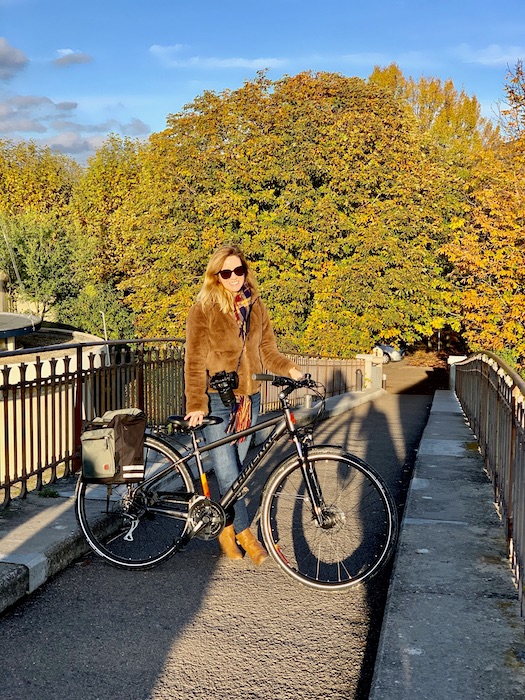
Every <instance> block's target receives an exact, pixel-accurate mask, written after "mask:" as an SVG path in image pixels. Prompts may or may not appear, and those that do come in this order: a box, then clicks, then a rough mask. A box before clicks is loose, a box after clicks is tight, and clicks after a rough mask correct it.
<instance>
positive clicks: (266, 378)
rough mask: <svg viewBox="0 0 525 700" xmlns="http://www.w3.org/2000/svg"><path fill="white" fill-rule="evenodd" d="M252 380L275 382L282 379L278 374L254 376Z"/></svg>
mask: <svg viewBox="0 0 525 700" xmlns="http://www.w3.org/2000/svg"><path fill="white" fill-rule="evenodd" d="M252 379H254V380H255V381H256V382H275V380H276V379H280V377H278V376H277V375H276V374H252Z"/></svg>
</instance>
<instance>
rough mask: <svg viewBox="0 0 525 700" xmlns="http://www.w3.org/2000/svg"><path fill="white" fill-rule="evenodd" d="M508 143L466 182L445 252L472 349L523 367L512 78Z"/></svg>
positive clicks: (521, 148)
mask: <svg viewBox="0 0 525 700" xmlns="http://www.w3.org/2000/svg"><path fill="white" fill-rule="evenodd" d="M506 93H507V98H508V101H509V109H508V113H507V115H506V116H507V117H508V121H507V122H506V123H504V124H502V127H503V131H504V132H505V133H506V135H507V140H506V141H505V142H500V143H494V144H493V145H492V147H491V148H488V149H485V150H484V151H483V152H482V153H481V154H480V157H479V159H478V162H477V164H476V167H475V169H474V170H473V172H472V177H471V178H470V180H469V183H468V194H469V201H470V209H469V211H468V212H467V213H466V215H465V216H463V217H460V218H458V219H456V220H455V221H454V222H453V227H452V229H453V232H452V236H451V239H450V242H449V244H448V245H447V246H446V248H445V251H446V253H447V255H448V257H449V260H450V261H451V263H452V266H453V268H452V273H451V278H452V279H453V281H454V282H455V284H456V285H457V288H458V290H459V305H458V316H459V317H460V318H461V323H462V328H463V332H464V335H465V337H466V339H467V340H468V341H469V343H470V346H471V348H472V349H475V350H483V349H490V350H494V351H496V352H498V353H500V354H502V355H503V356H504V357H505V358H506V359H507V360H509V361H510V362H512V363H517V364H518V365H520V366H521V367H524V366H525V262H524V261H525V237H524V233H523V232H524V225H525V186H524V184H523V183H524V182H525V132H524V130H523V125H524V124H525V119H524V115H525V111H524V102H523V94H525V81H524V78H523V72H522V69H521V63H518V66H517V68H516V71H515V72H512V71H511V72H510V73H509V82H508V85H507V90H506Z"/></svg>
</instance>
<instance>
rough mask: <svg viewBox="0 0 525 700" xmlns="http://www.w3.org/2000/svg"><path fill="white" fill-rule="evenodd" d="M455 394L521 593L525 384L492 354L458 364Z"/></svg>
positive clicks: (524, 579)
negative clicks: (491, 495) (487, 480)
mask: <svg viewBox="0 0 525 700" xmlns="http://www.w3.org/2000/svg"><path fill="white" fill-rule="evenodd" d="M455 376H456V379H455V389H456V395H457V397H458V400H459V402H460V404H461V406H462V408H463V411H464V413H465V415H466V417H467V419H468V421H469V423H470V426H471V428H472V430H473V432H474V433H475V435H476V437H477V440H478V443H479V448H480V451H481V454H482V456H483V459H484V463H485V468H486V470H487V473H488V475H489V477H490V479H491V480H492V484H493V487H494V496H495V502H496V503H497V505H498V508H499V511H500V515H501V519H502V523H503V526H504V530H505V536H506V539H507V551H508V556H509V560H510V563H511V566H512V570H513V572H514V576H515V578H516V582H517V585H518V590H519V598H520V603H521V612H522V615H523V614H525V600H524V597H523V592H524V586H525V571H524V561H525V450H524V444H525V382H524V381H523V379H522V378H521V377H520V376H519V375H518V374H516V372H514V370H512V368H510V367H509V366H508V365H507V364H506V363H505V362H503V361H502V360H501V359H499V358H498V357H497V356H496V355H494V354H493V353H490V352H484V353H479V354H477V355H473V356H471V357H469V358H467V359H466V360H463V361H462V362H459V363H457V364H456V365H455Z"/></svg>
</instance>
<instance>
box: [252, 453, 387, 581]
mask: <svg viewBox="0 0 525 700" xmlns="http://www.w3.org/2000/svg"><path fill="white" fill-rule="evenodd" d="M308 461H309V464H310V467H311V469H310V473H311V479H312V480H313V484H314V489H315V491H316V492H317V493H318V495H319V499H320V502H321V508H322V511H323V523H322V524H319V521H318V519H317V517H316V516H315V514H314V511H313V507H312V502H311V500H310V497H309V494H308V491H307V488H306V484H305V478H304V476H303V471H302V469H301V466H300V464H299V461H298V459H297V458H296V457H293V458H291V459H289V460H286V461H285V462H283V463H282V465H281V466H280V467H278V468H277V469H276V470H275V471H274V472H273V474H271V476H270V477H269V479H268V482H267V484H266V486H265V489H264V494H263V497H262V509H261V510H262V515H261V530H262V535H263V539H264V541H265V544H266V546H267V548H268V551H269V553H270V554H271V556H272V557H273V559H274V560H275V561H276V562H277V564H278V565H279V566H280V567H281V568H282V569H283V570H284V571H285V572H286V573H287V574H288V575H289V576H291V577H292V578H294V579H295V580H296V581H298V582H299V583H302V584H305V585H307V586H310V587H313V588H318V589H346V588H349V587H351V586H355V585H356V584H358V583H363V582H364V581H366V580H367V579H370V578H371V577H372V576H374V575H375V574H377V573H378V572H379V571H380V569H381V568H382V567H383V566H384V564H386V562H387V561H388V559H389V558H390V556H391V555H392V553H393V551H394V549H395V546H396V542H397V535H398V518H397V509H396V505H395V502H394V499H393V498H392V495H391V493H390V491H389V489H388V487H387V485H386V484H385V482H384V481H383V479H382V478H381V476H380V475H379V474H378V473H377V472H376V471H375V470H374V469H373V468H372V467H371V466H370V465H368V464H366V462H363V461H362V460H360V459H359V458H358V457H355V456H354V455H351V454H347V453H345V452H343V451H342V450H338V449H337V448H322V447H318V448H311V449H310V450H309V452H308Z"/></svg>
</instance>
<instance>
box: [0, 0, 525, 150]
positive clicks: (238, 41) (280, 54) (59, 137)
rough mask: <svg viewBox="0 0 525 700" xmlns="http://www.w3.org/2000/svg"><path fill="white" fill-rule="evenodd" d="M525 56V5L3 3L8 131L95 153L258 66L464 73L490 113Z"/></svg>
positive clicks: (1, 71) (0, 116) (0, 89)
mask: <svg viewBox="0 0 525 700" xmlns="http://www.w3.org/2000/svg"><path fill="white" fill-rule="evenodd" d="M518 59H524V60H525V2H524V0H505V2H499V3H498V2H495V0H475V1H474V0H374V2H368V3H367V2H363V0H346V1H345V0H316V1H315V2H314V1H313V0H265V1H264V2H250V0H89V2H84V1H83V0H68V1H67V2H66V1H65V0H0V138H5V139H9V140H12V141H17V140H30V139H32V140H34V141H35V142H37V143H39V144H46V145H49V146H52V147H53V148H56V149H58V150H61V151H63V152H64V153H67V154H69V155H71V156H73V157H76V158H79V159H81V160H82V159H85V158H86V157H87V156H88V155H89V154H90V153H93V152H94V150H96V149H97V148H98V147H99V146H100V145H101V144H102V143H103V141H104V139H105V138H106V136H107V134H108V133H110V132H114V133H119V134H123V135H128V136H132V137H140V138H146V137H147V136H148V134H150V133H152V132H156V131H161V130H162V129H163V128H164V127H165V125H166V117H167V115H168V114H173V113H176V112H178V111H180V110H181V109H182V108H183V106H184V105H185V104H187V103H189V102H191V101H192V100H193V99H194V98H195V97H196V96H198V95H201V94H202V93H203V92H204V91H205V90H213V91H216V92H220V91H222V90H224V89H236V88H238V87H240V86H241V85H242V84H243V83H244V82H245V81H246V80H251V79H253V78H254V77H255V76H256V74H257V71H259V70H263V69H268V77H269V78H270V79H272V80H275V79H277V78H280V77H281V76H283V75H295V74H296V73H299V72H301V71H304V70H312V71H333V72H338V73H341V74H343V75H347V76H358V77H361V78H367V77H368V76H369V75H370V73H371V72H372V70H373V68H374V66H375V65H379V66H388V65H389V64H391V63H397V65H398V66H399V67H400V69H401V70H402V71H403V74H404V75H405V76H406V77H408V76H412V77H413V78H415V79H418V78H419V77H421V76H427V77H435V78H440V79H442V80H447V79H449V78H450V79H452V81H453V82H454V85H455V86H456V88H457V89H458V90H461V89H464V90H465V92H466V93H467V94H469V95H475V96H476V97H477V98H478V100H479V102H480V103H481V106H482V112H483V114H484V116H487V117H491V116H493V114H494V112H495V110H496V109H497V105H498V102H502V101H503V100H504V84H505V77H506V75H507V70H508V67H511V68H512V67H513V66H514V65H515V64H516V61H517V60H518Z"/></svg>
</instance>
